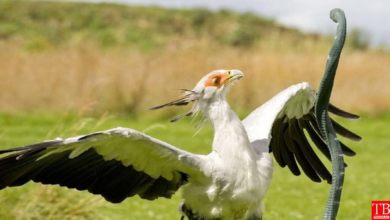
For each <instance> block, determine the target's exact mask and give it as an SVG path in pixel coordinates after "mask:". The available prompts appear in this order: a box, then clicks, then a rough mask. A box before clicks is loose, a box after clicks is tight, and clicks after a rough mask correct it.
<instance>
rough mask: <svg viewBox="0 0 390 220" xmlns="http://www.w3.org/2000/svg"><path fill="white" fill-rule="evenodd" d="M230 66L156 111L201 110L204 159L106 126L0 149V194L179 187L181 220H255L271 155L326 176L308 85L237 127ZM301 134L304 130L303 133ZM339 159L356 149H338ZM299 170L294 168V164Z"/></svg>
mask: <svg viewBox="0 0 390 220" xmlns="http://www.w3.org/2000/svg"><path fill="white" fill-rule="evenodd" d="M243 76H244V74H243V73H242V72H241V71H239V70H215V71H212V72H211V73H209V74H207V75H206V76H204V77H203V78H202V79H201V80H200V81H199V82H198V83H197V84H196V86H195V88H194V89H192V90H183V93H184V95H183V97H182V98H180V99H178V100H176V101H173V102H169V103H167V104H164V105H160V106H157V107H154V108H151V109H152V110H155V109H160V108H163V107H167V106H183V105H187V104H189V103H191V102H193V106H192V108H191V110H190V111H189V112H187V113H185V114H183V115H180V116H178V117H175V118H173V119H172V120H171V121H172V122H175V121H178V120H179V119H181V118H183V117H185V116H191V115H196V114H197V113H198V112H201V113H202V119H201V121H200V123H204V122H206V121H208V122H210V124H211V126H212V128H213V130H214V140H213V144H212V150H211V152H210V153H209V154H208V155H198V154H193V153H190V152H187V151H184V150H181V149H179V148H176V147H174V146H172V145H170V144H168V143H165V142H163V141H161V140H158V139H155V138H153V137H150V136H148V135H146V134H143V133H141V132H139V131H136V130H133V129H130V128H121V127H118V128H114V129H110V130H106V131H100V132H96V133H92V134H88V135H82V136H78V137H72V138H67V139H55V140H50V141H45V142H42V143H38V144H33V145H28V146H24V147H19V148H13V149H8V150H1V151H0V154H5V153H8V154H7V155H5V156H3V157H2V158H0V189H4V188H6V187H15V186H21V185H24V184H26V183H27V182H29V181H30V180H32V181H34V182H40V183H42V184H56V185H60V186H64V187H68V188H74V189H77V190H88V191H89V192H90V193H93V194H99V195H101V196H103V197H104V198H105V199H106V200H107V201H109V202H112V203H120V202H122V201H123V200H125V199H126V198H128V197H132V196H135V195H139V196H140V197H141V198H142V199H147V200H154V199H157V198H159V197H165V198H170V197H171V196H172V195H173V194H174V193H175V192H176V191H177V190H178V189H179V188H182V197H183V203H182V204H181V205H180V211H181V213H182V219H184V217H187V218H188V219H190V220H193V219H198V220H215V219H219V220H227V219H229V220H230V219H232V220H233V219H234V220H236V219H246V220H258V219H262V215H263V212H264V204H263V198H264V196H265V194H266V191H267V189H268V187H269V185H270V183H271V179H272V172H273V161H272V158H271V155H270V153H271V152H272V153H273V155H274V158H275V160H276V162H277V163H278V164H279V165H280V166H281V167H285V166H287V167H288V168H289V169H290V171H291V172H292V173H293V174H294V175H296V176H298V175H300V174H301V171H303V172H304V173H305V174H306V175H307V176H308V177H309V178H310V179H311V180H313V181H314V182H321V180H325V181H327V182H328V183H330V182H331V179H332V176H331V174H330V172H329V171H328V170H327V168H326V167H325V166H324V164H323V163H322V162H321V160H320V159H319V158H318V157H317V155H316V153H315V152H314V150H313V149H312V147H311V144H310V143H309V142H308V139H307V137H310V139H311V140H312V142H313V144H314V145H315V146H316V147H317V148H318V149H319V150H320V152H321V153H322V154H324V155H325V156H326V157H327V158H328V159H329V160H330V153H329V149H328V148H327V146H326V143H325V141H324V137H323V136H322V135H321V133H320V131H319V128H318V125H317V123H316V121H315V115H314V108H313V106H314V104H315V102H316V92H315V91H314V90H313V89H312V88H311V87H310V86H309V84H308V83H305V82H304V83H299V84H296V85H293V86H290V87H289V88H287V89H285V90H283V91H282V92H280V93H279V94H277V95H276V96H275V97H273V98H272V99H271V100H269V101H268V102H266V103H265V104H264V105H262V106H261V107H259V108H258V109H256V110H254V111H253V112H252V113H251V114H250V115H249V116H248V117H246V118H245V119H244V120H243V121H241V120H240V119H239V118H238V116H237V115H236V114H235V113H234V111H233V110H231V108H230V107H229V104H228V102H227V101H226V98H225V96H226V93H227V92H228V91H229V89H230V87H231V85H232V84H233V82H235V81H237V80H239V79H241V78H242V77H243ZM328 110H329V112H331V113H333V114H335V115H338V116H341V117H344V118H348V119H356V118H358V116H356V115H353V114H351V113H347V112H345V111H342V110H340V109H338V108H336V107H335V106H333V105H329V108H328ZM332 123H333V126H334V128H335V131H336V132H337V133H338V134H339V135H341V136H344V137H346V138H348V139H351V140H354V141H359V140H360V139H361V138H360V137H359V136H358V135H356V134H354V133H353V132H351V131H348V130H347V129H345V128H344V127H342V126H341V125H339V124H337V123H336V122H334V121H332ZM304 130H306V134H305V132H304ZM341 147H342V150H343V153H344V154H345V155H347V156H353V155H355V152H354V151H352V150H351V149H350V148H348V147H347V146H345V145H344V144H342V143H341ZM299 167H300V168H299Z"/></svg>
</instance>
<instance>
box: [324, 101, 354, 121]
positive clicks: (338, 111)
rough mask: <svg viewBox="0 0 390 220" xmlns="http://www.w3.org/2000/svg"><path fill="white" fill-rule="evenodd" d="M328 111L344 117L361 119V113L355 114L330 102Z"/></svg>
mask: <svg viewBox="0 0 390 220" xmlns="http://www.w3.org/2000/svg"><path fill="white" fill-rule="evenodd" d="M328 111H329V112H331V113H333V114H334V115H337V116H339V117H342V118H346V119H351V120H357V119H360V116H359V115H355V114H352V113H350V112H347V111H344V110H342V109H340V108H338V107H336V106H334V105H332V104H331V103H329V106H328Z"/></svg>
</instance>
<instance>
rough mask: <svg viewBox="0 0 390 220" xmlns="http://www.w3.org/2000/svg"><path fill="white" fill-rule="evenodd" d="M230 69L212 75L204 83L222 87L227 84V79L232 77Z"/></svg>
mask: <svg viewBox="0 0 390 220" xmlns="http://www.w3.org/2000/svg"><path fill="white" fill-rule="evenodd" d="M229 73H230V71H227V72H226V73H216V74H213V75H211V76H210V77H209V78H208V79H207V80H206V82H205V83H204V85H205V86H206V87H207V86H215V87H217V88H218V89H219V88H221V87H222V86H223V85H224V84H225V80H226V79H228V78H229V77H230V74H229Z"/></svg>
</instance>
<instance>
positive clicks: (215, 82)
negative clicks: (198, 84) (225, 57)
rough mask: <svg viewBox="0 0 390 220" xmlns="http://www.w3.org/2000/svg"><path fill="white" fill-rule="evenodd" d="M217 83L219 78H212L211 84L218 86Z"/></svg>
mask: <svg viewBox="0 0 390 220" xmlns="http://www.w3.org/2000/svg"><path fill="white" fill-rule="evenodd" d="M219 82H220V78H219V77H215V78H213V83H214V85H218V84H219Z"/></svg>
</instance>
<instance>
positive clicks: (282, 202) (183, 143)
mask: <svg viewBox="0 0 390 220" xmlns="http://www.w3.org/2000/svg"><path fill="white" fill-rule="evenodd" d="M149 114H151V113H146V112H145V115H149ZM151 118H152V117H143V118H140V119H138V120H134V119H131V118H127V117H123V116H110V117H107V116H103V117H101V118H83V117H81V116H77V115H74V114H68V115H58V114H38V113H37V114H0V125H1V127H2V133H1V134H0V146H1V148H10V147H16V146H21V145H24V144H29V143H34V142H38V141H41V140H43V139H51V138H55V137H58V136H61V137H66V136H71V135H76V134H83V133H88V132H92V131H96V130H101V129H108V128H112V127H116V126H126V127H131V128H135V129H137V130H141V131H146V132H147V134H149V135H152V136H154V137H157V138H159V139H162V140H164V141H166V142H168V143H171V144H173V145H175V146H178V147H180V148H183V149H186V150H188V151H191V152H196V153H203V154H206V153H208V152H209V151H210V146H211V142H212V131H211V128H210V127H209V126H206V127H205V128H204V129H203V130H202V131H201V132H200V133H199V134H198V135H196V136H195V137H192V136H193V134H194V133H195V130H194V129H192V127H193V126H194V124H191V123H190V121H189V119H186V120H185V121H181V122H179V123H176V124H171V123H169V122H167V120H154V119H151ZM341 123H342V124H344V125H346V126H347V127H348V128H350V129H351V130H353V131H355V132H357V133H358V134H360V135H361V136H363V141H362V142H360V143H354V142H349V141H345V143H347V144H348V145H349V146H351V147H352V148H353V149H354V150H355V151H356V152H357V156H355V157H354V158H346V162H347V164H348V165H349V166H348V168H347V170H346V178H345V185H344V189H343V196H342V203H341V208H340V212H339V218H338V219H369V217H370V213H371V212H370V204H371V201H372V200H388V199H389V196H390V194H389V192H388V188H389V186H390V178H389V173H388V172H387V170H386V166H387V164H388V155H389V154H388V153H387V152H388V151H389V147H390V146H389V142H388V140H387V139H388V132H387V131H388V128H387V127H388V124H389V123H390V115H382V116H376V117H371V116H367V115H363V116H362V119H361V120H359V121H344V120H343V121H342V122H341ZM329 189H330V186H329V185H327V184H326V183H320V184H318V183H313V182H311V181H309V179H308V178H307V177H304V176H301V177H295V176H293V175H292V174H291V173H290V171H289V170H288V169H282V168H280V167H278V166H276V168H275V172H274V179H273V182H272V184H271V187H270V189H269V191H268V193H267V196H266V200H265V204H266V212H265V216H264V218H265V219H321V217H322V212H323V210H324V207H325V203H326V199H327V195H328V192H329ZM0 202H1V204H2V205H1V206H0V216H1V219H10V220H11V219H179V213H178V211H177V205H178V204H179V202H180V193H178V194H176V195H175V196H174V197H173V199H171V200H168V199H158V200H156V201H153V202H149V201H143V200H140V199H139V198H130V199H127V200H125V202H123V203H122V204H119V205H118V204H116V205H114V204H110V203H108V202H105V201H104V199H102V198H100V197H99V196H93V195H89V194H88V193H86V192H78V191H75V190H68V189H64V188H60V187H57V186H41V185H40V184H35V183H29V184H27V185H26V186H23V187H17V188H8V189H6V190H3V191H0Z"/></svg>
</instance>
